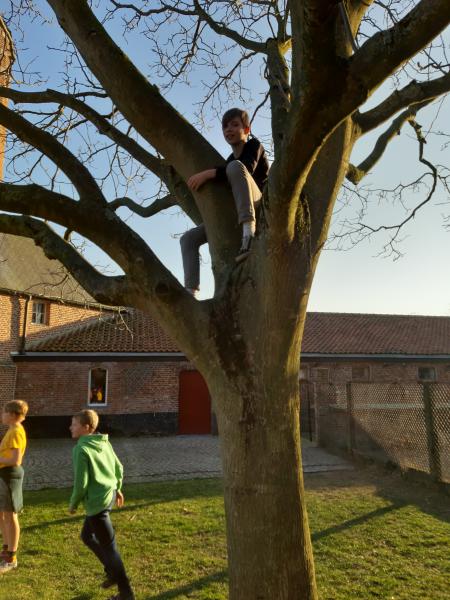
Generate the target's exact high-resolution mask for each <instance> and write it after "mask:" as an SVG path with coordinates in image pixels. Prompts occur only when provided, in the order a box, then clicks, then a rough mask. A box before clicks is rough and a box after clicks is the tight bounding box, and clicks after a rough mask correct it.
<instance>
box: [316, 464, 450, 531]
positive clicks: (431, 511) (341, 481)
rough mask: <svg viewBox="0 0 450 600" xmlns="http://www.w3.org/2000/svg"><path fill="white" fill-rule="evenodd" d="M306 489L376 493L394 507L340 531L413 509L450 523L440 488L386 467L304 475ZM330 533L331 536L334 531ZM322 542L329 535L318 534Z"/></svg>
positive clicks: (366, 466)
mask: <svg viewBox="0 0 450 600" xmlns="http://www.w3.org/2000/svg"><path fill="white" fill-rule="evenodd" d="M305 487H306V489H307V490H308V489H309V490H311V491H319V490H322V491H324V492H329V493H331V494H332V493H333V490H339V489H342V488H353V487H354V488H368V489H372V490H373V493H374V494H376V495H377V496H379V497H380V498H383V499H384V500H387V501H389V502H390V503H391V505H390V506H388V507H384V508H382V509H378V510H376V511H373V513H368V514H367V515H362V516H361V517H357V518H356V519H351V520H350V521H348V525H347V526H346V524H345V523H343V524H341V525H337V526H336V528H337V531H340V530H342V529H346V528H347V527H350V526H351V524H352V523H353V524H354V525H356V524H358V523H361V522H364V521H367V520H369V519H370V518H372V517H376V516H380V515H382V514H383V513H384V512H389V511H391V510H398V509H399V508H402V507H405V506H408V505H413V506H416V507H417V508H418V509H420V510H421V511H422V512H423V513H426V514H428V515H431V516H433V517H435V518H438V519H440V520H441V521H444V522H446V523H449V522H450V507H449V497H448V495H447V494H445V493H444V492H443V491H442V489H441V488H440V486H439V485H437V484H434V483H433V482H432V481H431V479H428V478H424V479H423V481H422V480H421V479H420V478H419V479H416V478H410V477H408V476H405V475H404V474H402V473H401V471H400V470H399V469H394V470H392V469H391V470H389V469H388V468H386V467H384V466H383V465H375V464H364V463H363V464H361V463H359V462H357V463H355V469H354V470H352V471H336V472H329V473H320V474H318V473H311V474H307V475H305ZM329 533H332V532H331V531H330V532H329ZM315 535H316V536H317V537H316V538H313V539H320V537H324V536H325V535H326V533H325V532H324V533H323V534H322V532H318V533H316V534H315Z"/></svg>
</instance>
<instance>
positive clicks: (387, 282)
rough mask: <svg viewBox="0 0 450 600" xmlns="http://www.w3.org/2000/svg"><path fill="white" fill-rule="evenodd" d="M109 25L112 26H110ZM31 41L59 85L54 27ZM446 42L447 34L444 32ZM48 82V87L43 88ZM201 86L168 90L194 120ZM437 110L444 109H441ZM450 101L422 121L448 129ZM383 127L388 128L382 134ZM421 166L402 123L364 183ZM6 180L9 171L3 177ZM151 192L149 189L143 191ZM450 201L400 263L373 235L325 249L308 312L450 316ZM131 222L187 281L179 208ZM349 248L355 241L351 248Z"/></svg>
mask: <svg viewBox="0 0 450 600" xmlns="http://www.w3.org/2000/svg"><path fill="white" fill-rule="evenodd" d="M108 27H109V26H108ZM25 33H26V46H27V48H28V50H26V51H23V54H22V56H21V61H22V63H25V62H27V61H28V60H29V59H30V58H31V57H35V62H34V63H33V69H36V70H39V69H41V70H42V71H43V72H45V71H46V72H47V73H48V74H49V82H48V83H47V84H45V85H48V86H56V85H57V81H58V78H59V76H58V71H60V70H61V62H60V61H61V54H60V53H51V54H49V53H48V51H47V50H46V44H49V45H55V46H57V45H59V42H60V40H61V34H60V31H59V30H58V28H57V26H56V24H46V25H39V23H37V22H35V23H34V24H33V25H30V26H26V28H25ZM114 33H115V39H116V40H119V42H120V32H119V30H118V29H116V30H115V31H114ZM446 39H447V46H448V45H449V43H448V42H449V39H450V36H449V35H448V32H447V36H446ZM121 45H122V47H123V49H124V51H125V52H127V53H128V54H129V55H130V56H131V57H133V59H135V60H136V61H137V62H138V64H139V66H140V68H141V69H142V70H144V72H145V71H146V66H145V65H146V60H147V57H148V53H147V50H146V47H145V45H144V44H143V43H142V44H140V45H137V44H136V42H135V40H134V39H133V38H130V39H129V40H128V41H123V42H122V43H121ZM248 77H249V78H250V79H249V80H247V83H248V84H249V85H250V84H251V86H252V87H253V89H254V90H256V91H258V90H259V89H262V88H261V85H262V82H261V80H260V76H259V73H258V71H257V70H253V71H250V72H249V73H248ZM41 87H44V86H41ZM201 91H202V83H201V77H200V76H199V77H194V78H192V79H191V81H190V85H189V87H186V86H184V87H183V88H177V89H175V90H173V91H171V92H170V94H169V98H170V100H171V101H172V102H173V103H174V105H175V106H176V107H177V109H178V110H179V111H180V112H181V113H183V114H184V115H186V116H187V117H190V116H191V115H192V104H193V103H194V102H195V101H196V100H198V99H199V97H200V94H201ZM391 91H392V87H391V86H390V84H387V85H386V86H385V87H384V88H383V89H382V90H380V91H379V92H378V94H377V97H378V98H382V97H384V96H385V95H386V94H389V93H390V92H391ZM240 104H241V102H239V100H237V99H236V98H230V100H229V106H233V105H240ZM257 104H258V99H257V94H255V95H254V100H253V105H252V104H250V106H249V108H250V110H251V109H252V108H254V106H256V105H257ZM438 107H439V111H438ZM449 114H450V98H447V99H446V100H445V101H444V102H443V104H442V105H440V104H439V103H437V104H436V105H434V106H433V107H431V108H429V109H427V110H426V111H422V112H421V113H419V116H418V121H419V122H420V123H421V124H422V125H423V127H424V131H427V129H428V128H429V126H430V124H431V123H433V130H445V127H446V126H447V129H448V123H449V122H450V118H449ZM267 124H268V123H267V120H266V119H264V118H260V119H258V120H257V121H256V122H255V124H254V133H255V135H257V136H258V137H259V136H263V135H266V134H267V130H268V128H267ZM382 130H383V127H382V128H381V130H380V131H382ZM380 131H377V132H375V133H374V134H373V135H372V136H371V138H370V139H368V140H365V141H363V142H362V143H360V144H359V145H358V147H357V148H356V150H355V154H354V157H353V160H352V162H354V163H356V164H357V163H358V160H359V159H361V158H363V157H365V156H366V155H367V153H368V152H369V151H370V149H371V147H372V144H373V141H374V139H375V138H376V136H377V134H379V133H380ZM204 133H205V136H206V137H207V138H208V139H209V140H210V141H211V142H212V143H213V144H214V145H216V147H217V148H218V149H219V151H220V152H221V153H222V154H223V155H224V156H226V155H227V154H228V153H229V150H228V147H227V144H226V143H225V142H224V141H223V139H222V135H221V131H220V125H219V123H218V122H217V120H216V119H212V120H211V122H210V125H209V127H208V131H206V132H204ZM427 141H428V144H427V147H426V155H427V157H429V158H432V159H433V160H435V161H436V162H439V163H441V164H444V165H447V166H449V165H450V145H449V146H448V147H447V148H444V147H442V146H443V145H444V143H445V140H443V139H442V138H439V137H437V136H434V135H431V134H430V135H429V136H428V138H427ZM422 170H423V168H422V166H421V165H420V164H419V163H418V161H417V143H416V142H415V140H414V139H413V138H412V130H410V128H409V127H408V126H405V127H404V129H403V130H402V134H401V135H400V136H399V137H397V138H396V139H395V140H394V141H393V142H392V143H391V144H390V146H389V148H388V150H387V152H386V154H385V156H384V158H383V159H382V161H381V162H380V163H379V164H378V165H377V166H376V168H375V169H374V170H373V173H371V174H370V175H369V176H368V177H367V178H366V179H365V180H364V182H363V183H364V185H368V184H369V183H370V184H372V185H373V186H374V187H393V186H394V185H396V184H397V183H406V182H407V181H411V180H413V179H415V178H416V177H417V176H418V174H419V173H420V172H422ZM6 178H8V174H6ZM424 194H425V192H424V191H419V192H417V193H416V194H415V195H412V194H411V195H410V196H409V200H410V202H411V205H412V206H413V205H414V204H416V203H418V202H420V200H421V199H422V198H423V195H424ZM143 195H144V196H145V195H146V190H143ZM372 199H373V205H372V210H371V212H370V213H369V216H370V219H367V221H368V222H370V223H371V224H383V223H387V224H389V223H392V222H395V220H396V219H397V220H398V219H399V217H400V213H399V211H398V210H397V209H396V207H395V206H389V205H388V204H386V203H378V201H377V198H376V195H375V194H374V195H373V196H372ZM449 202H450V199H449V197H448V194H447V195H446V194H444V193H443V191H442V190H441V191H440V192H439V194H437V195H436V196H435V197H434V198H433V200H432V201H431V203H430V204H429V205H428V206H427V207H425V208H424V209H423V210H422V211H421V212H420V213H419V214H418V215H417V217H416V218H415V220H414V221H413V222H412V223H409V224H408V225H407V227H406V228H405V230H404V232H403V234H402V237H404V238H405V239H404V241H403V242H402V244H401V245H400V246H399V249H400V250H401V251H402V252H403V254H404V256H403V257H402V258H399V259H398V260H395V261H394V260H393V259H392V258H381V257H379V256H377V255H378V254H379V253H380V251H381V249H382V245H383V238H382V237H381V236H375V237H373V238H372V239H371V240H370V241H365V242H363V243H360V244H358V245H356V246H354V247H349V249H348V250H346V251H333V250H326V251H324V252H323V253H322V257H321V259H320V263H319V267H318V270H317V274H316V278H315V281H314V285H313V289H312V293H311V297H310V303H309V310H312V311H336V312H361V313H366V312H371V313H397V314H430V315H450V276H449V273H448V270H449V269H448V263H449V255H450V232H449V231H446V230H445V228H444V221H443V216H445V215H448V214H450V204H449ZM357 208H358V202H357V201H355V202H353V203H352V205H351V206H350V207H348V208H347V209H345V211H344V212H343V213H342V212H341V213H338V214H336V215H335V219H334V221H335V227H336V226H338V224H339V221H340V220H341V219H342V218H343V214H346V215H352V214H355V211H356V210H357ZM121 214H122V215H123V216H127V217H129V216H130V215H129V212H127V211H123V212H122V213H121ZM128 222H129V224H132V226H133V227H134V228H135V229H136V230H137V231H138V232H139V234H140V235H142V236H143V237H144V238H145V239H146V240H148V242H149V244H150V245H151V247H152V249H153V250H154V251H155V252H156V253H157V254H158V256H159V257H160V258H161V259H162V261H163V262H164V263H165V264H166V265H167V266H168V267H169V268H170V269H171V270H172V272H173V273H174V274H175V275H176V276H177V277H178V278H179V279H180V280H182V267H181V257H180V252H179V242H178V239H177V236H178V235H179V234H181V233H182V232H184V231H185V230H186V229H187V228H188V227H189V222H188V220H187V219H186V218H185V217H184V216H182V215H180V213H179V211H177V210H175V209H169V210H168V211H166V212H165V213H162V214H160V215H157V216H155V217H153V218H152V219H150V220H147V219H146V220H144V219H141V218H140V217H137V216H131V220H129V221H128ZM349 246H351V245H349ZM89 256H90V257H91V258H92V260H93V262H94V263H96V264H100V265H104V264H106V263H107V259H106V258H105V257H103V256H101V254H100V253H99V252H98V251H96V250H93V251H91V252H89ZM203 257H204V264H203V266H202V275H201V277H202V292H201V296H200V297H201V298H202V297H208V296H210V295H211V294H212V285H213V284H212V277H211V274H210V261H209V255H208V252H207V250H206V249H205V251H204V252H203Z"/></svg>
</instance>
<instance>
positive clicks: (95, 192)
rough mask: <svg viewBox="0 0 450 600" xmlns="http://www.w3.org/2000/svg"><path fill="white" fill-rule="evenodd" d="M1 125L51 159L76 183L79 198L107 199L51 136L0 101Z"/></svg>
mask: <svg viewBox="0 0 450 600" xmlns="http://www.w3.org/2000/svg"><path fill="white" fill-rule="evenodd" d="M0 124H1V125H3V126H4V127H6V129H9V130H10V131H11V132H13V133H14V134H15V135H16V136H17V137H18V138H19V139H21V140H22V141H23V142H25V143H27V144H31V145H32V146H33V147H34V148H37V149H38V150H39V151H40V152H42V153H43V154H45V156H47V157H48V158H50V160H52V161H53V162H54V163H55V164H56V165H57V166H58V167H59V168H60V169H61V170H62V171H63V172H64V173H65V174H66V175H67V177H68V178H69V180H70V181H71V182H72V183H73V185H74V186H75V188H76V190H77V192H78V194H79V196H80V200H82V201H83V202H88V203H96V204H99V205H104V204H106V200H105V198H104V196H103V194H102V192H101V190H100V188H99V187H98V185H97V182H96V181H95V179H94V178H93V177H92V175H91V174H90V172H89V170H88V169H87V168H86V167H85V166H84V165H83V164H82V163H81V162H80V161H79V160H78V159H77V158H76V157H75V156H74V155H73V154H72V153H71V152H70V151H69V150H68V149H67V148H66V147H65V146H64V145H63V144H61V143H60V142H58V141H57V140H56V139H55V138H54V136H52V135H51V134H50V133H47V132H46V131H42V130H41V129H39V127H36V126H35V125H33V124H32V123H30V122H29V121H27V120H26V119H24V118H23V117H21V116H20V115H19V114H17V113H15V112H14V111H12V110H10V109H9V108H7V107H6V106H4V105H3V104H1V103H0Z"/></svg>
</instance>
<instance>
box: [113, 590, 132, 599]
mask: <svg viewBox="0 0 450 600" xmlns="http://www.w3.org/2000/svg"><path fill="white" fill-rule="evenodd" d="M108 600H135V597H134V594H133V592H131V593H130V594H127V595H126V596H125V595H124V594H121V593H119V594H114V596H111V597H110V598H108Z"/></svg>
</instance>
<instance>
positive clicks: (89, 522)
mask: <svg viewBox="0 0 450 600" xmlns="http://www.w3.org/2000/svg"><path fill="white" fill-rule="evenodd" d="M109 512H110V511H109V509H106V510H103V511H102V512H99V513H98V514H96V515H93V516H87V517H86V519H85V521H84V525H83V529H82V530H81V539H82V541H83V542H84V543H85V544H86V546H87V547H88V548H90V550H92V552H93V553H94V554H95V556H96V557H97V558H98V559H99V561H100V562H101V563H102V565H103V567H104V568H105V573H106V575H107V577H108V578H110V579H111V580H113V581H114V582H115V583H117V586H118V588H119V592H120V594H121V596H123V597H124V598H126V597H127V596H130V597H133V592H132V591H131V587H130V582H129V580H128V577H127V574H126V572H125V567H124V565H123V562H122V559H121V557H120V554H119V552H118V550H117V546H116V538H115V534H114V528H113V526H112V523H111V519H110V518H109Z"/></svg>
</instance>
